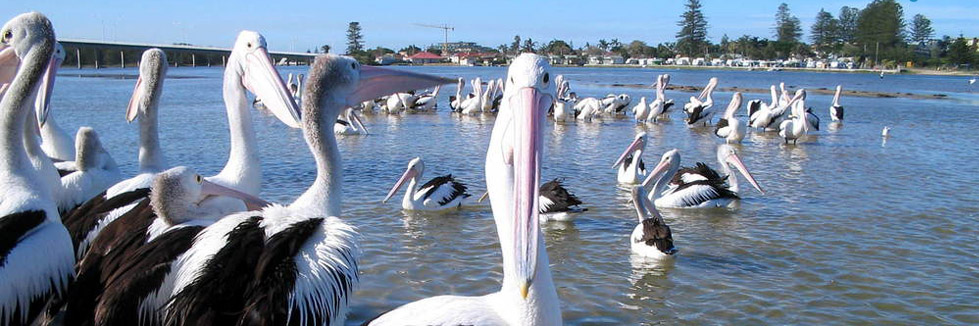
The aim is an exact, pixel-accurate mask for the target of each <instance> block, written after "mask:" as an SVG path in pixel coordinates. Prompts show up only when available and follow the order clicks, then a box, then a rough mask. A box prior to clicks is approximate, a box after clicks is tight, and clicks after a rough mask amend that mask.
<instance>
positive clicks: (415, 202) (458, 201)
mask: <svg viewBox="0 0 979 326" xmlns="http://www.w3.org/2000/svg"><path fill="white" fill-rule="evenodd" d="M424 173H425V163H423V162H422V160H421V158H418V157H416V158H413V159H411V161H409V162H408V169H406V170H405V173H404V174H402V175H401V178H400V179H398V182H397V183H395V184H394V187H392V188H391V191H389V192H388V195H387V196H386V197H384V200H382V201H381V202H382V203H384V202H387V201H388V199H391V197H393V196H394V194H396V193H397V192H398V190H400V189H401V187H402V186H404V185H405V182H406V181H407V182H408V190H407V191H405V196H404V199H402V200H401V208H403V209H406V210H440V209H447V208H458V207H460V206H462V204H463V202H464V201H465V200H466V198H469V197H470V196H471V195H470V194H469V192H468V191H467V188H466V185H464V184H462V183H460V182H458V181H456V180H455V178H453V177H452V175H451V174H448V175H443V176H438V177H435V178H432V180H429V181H428V182H426V183H425V184H423V185H421V186H420V187H419V186H418V179H420V178H421V177H422V175H423V174H424Z"/></svg>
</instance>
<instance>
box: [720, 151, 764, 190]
mask: <svg viewBox="0 0 979 326" xmlns="http://www.w3.org/2000/svg"><path fill="white" fill-rule="evenodd" d="M727 161H728V162H729V163H731V164H732V165H734V167H735V168H737V169H738V172H741V175H743V176H744V178H745V179H748V182H749V183H751V185H752V186H754V187H755V189H758V192H760V193H761V194H762V195H764V194H765V190H762V189H761V186H760V185H758V181H755V177H753V176H751V172H748V167H747V166H745V165H744V162H742V161H741V158H740V157H738V154H731V156H728V157H727Z"/></svg>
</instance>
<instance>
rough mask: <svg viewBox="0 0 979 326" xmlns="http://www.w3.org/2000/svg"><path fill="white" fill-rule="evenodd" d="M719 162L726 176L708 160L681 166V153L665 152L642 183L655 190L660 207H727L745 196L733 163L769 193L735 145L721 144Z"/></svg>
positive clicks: (653, 194) (718, 150)
mask: <svg viewBox="0 0 979 326" xmlns="http://www.w3.org/2000/svg"><path fill="white" fill-rule="evenodd" d="M717 162H718V163H719V164H720V166H721V169H722V172H724V175H723V176H722V175H720V174H718V173H717V171H714V169H711V168H710V167H708V166H707V164H704V163H697V165H696V166H695V167H688V168H683V169H680V153H679V151H677V150H676V149H673V150H670V151H668V152H666V153H664V154H663V157H662V159H661V160H660V162H659V164H657V165H656V168H654V169H653V171H652V172H650V174H649V176H647V177H646V180H645V181H643V184H642V185H643V188H646V189H652V190H651V191H650V192H649V195H648V196H649V199H650V200H651V201H653V203H655V204H656V207H668V208H701V207H727V206H728V205H730V204H731V203H732V202H734V201H736V200H739V199H741V197H740V196H739V193H738V191H739V190H740V188H739V187H738V179H737V177H736V176H734V175H733V172H732V171H731V168H730V166H731V165H733V166H734V167H735V168H737V170H738V172H741V174H742V175H743V176H744V177H745V179H748V182H750V183H751V185H752V186H754V187H755V189H758V192H761V193H762V194H764V193H765V191H764V190H762V189H761V186H759V185H758V182H757V181H755V178H754V177H753V176H752V175H751V173H750V172H748V168H747V167H746V166H745V165H744V162H742V161H741V158H740V157H738V154H737V152H736V151H735V150H734V147H731V145H728V144H721V145H719V146H718V147H717ZM667 183H669V185H667ZM650 186H652V188H650ZM667 187H669V188H667Z"/></svg>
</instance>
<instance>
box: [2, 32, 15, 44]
mask: <svg viewBox="0 0 979 326" xmlns="http://www.w3.org/2000/svg"><path fill="white" fill-rule="evenodd" d="M13 37H14V32H11V31H10V30H7V31H6V32H4V33H3V38H2V39H0V42H3V43H7V42H9V41H10V39H11V38H13Z"/></svg>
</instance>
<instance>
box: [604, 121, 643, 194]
mask: <svg viewBox="0 0 979 326" xmlns="http://www.w3.org/2000/svg"><path fill="white" fill-rule="evenodd" d="M646 137H647V136H646V132H640V133H638V134H636V138H635V140H633V141H632V143H631V144H629V147H626V149H625V152H622V155H619V158H618V159H617V160H615V164H612V168H613V169H614V168H616V167H618V168H619V170H618V171H619V172H618V175H617V177H616V180H617V181H619V183H624V184H637V183H639V182H640V181H642V180H643V178H645V177H646V164H645V163H643V161H642V152H643V151H644V150H645V149H646Z"/></svg>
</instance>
